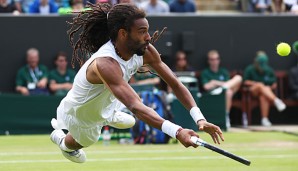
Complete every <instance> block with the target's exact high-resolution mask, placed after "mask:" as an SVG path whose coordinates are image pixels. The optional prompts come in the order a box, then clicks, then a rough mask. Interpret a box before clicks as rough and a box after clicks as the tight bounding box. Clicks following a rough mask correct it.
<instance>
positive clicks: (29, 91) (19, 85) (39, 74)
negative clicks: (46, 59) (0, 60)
mask: <svg viewBox="0 0 298 171" xmlns="http://www.w3.org/2000/svg"><path fill="white" fill-rule="evenodd" d="M47 77H48V70H47V67H46V66H44V65H40V64H39V52H38V50H37V49H35V48H30V49H28V51H27V65H26V66H24V67H22V68H20V69H19V71H18V73H17V77H16V91H17V92H19V93H21V94H22V95H48V94H49V92H48V89H47V83H48V78H47Z"/></svg>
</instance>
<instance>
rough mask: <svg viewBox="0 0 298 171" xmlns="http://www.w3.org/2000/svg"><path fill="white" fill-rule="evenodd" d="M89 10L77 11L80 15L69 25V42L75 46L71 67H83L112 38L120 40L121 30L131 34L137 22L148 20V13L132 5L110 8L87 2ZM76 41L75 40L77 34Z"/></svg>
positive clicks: (119, 5)
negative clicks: (119, 33)
mask: <svg viewBox="0 0 298 171" xmlns="http://www.w3.org/2000/svg"><path fill="white" fill-rule="evenodd" d="M88 7H89V8H90V9H89V10H86V11H82V12H78V15H77V16H75V17H74V18H73V19H72V22H68V24H70V25H71V28H70V29H69V30H68V34H69V40H70V43H71V45H72V47H73V56H72V61H71V64H72V66H73V67H74V64H75V61H77V62H78V63H79V64H80V66H82V65H83V63H84V62H85V60H86V59H88V58H89V57H90V56H91V55H92V54H93V53H95V52H96V51H97V50H98V49H99V48H100V47H101V46H102V45H104V44H105V43H106V42H108V41H109V39H111V40H112V41H115V40H116V39H117V35H118V31H119V29H125V30H127V31H128V32H130V29H131V27H132V25H133V24H134V21H135V20H137V19H140V18H145V17H146V14H145V12H144V11H143V10H140V9H139V8H137V7H136V6H134V5H131V4H117V5H115V6H113V7H111V6H110V5H109V4H91V3H88ZM80 30H82V31H81V33H80V34H78V36H79V37H78V39H77V41H76V42H75V41H74V38H75V36H76V35H77V33H78V31H80Z"/></svg>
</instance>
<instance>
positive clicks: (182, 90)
mask: <svg viewBox="0 0 298 171" xmlns="http://www.w3.org/2000/svg"><path fill="white" fill-rule="evenodd" d="M144 63H145V64H149V65H150V66H151V67H152V68H153V69H154V70H155V71H156V72H157V73H158V74H159V75H160V77H161V78H162V79H163V80H164V81H165V82H166V83H167V84H168V85H169V86H170V87H171V88H172V89H173V92H174V94H175V95H176V96H177V98H178V99H179V101H180V102H181V103H182V104H183V105H184V107H185V108H186V109H187V110H189V111H190V114H191V116H192V118H193V119H194V121H195V122H196V124H197V125H198V127H199V129H200V130H203V131H205V132H207V133H209V134H210V135H211V137H212V139H213V140H214V142H215V143H220V141H219V137H220V138H221V140H224V138H223V135H222V131H221V130H220V128H219V127H218V126H216V125H213V124H211V123H209V122H207V121H206V120H205V118H204V116H203V115H202V113H201V111H200V109H199V108H198V107H197V105H196V103H195V100H194V99H193V97H192V95H191V93H190V92H189V90H188V89H187V88H186V87H185V86H184V85H183V84H182V83H181V82H180V81H179V80H178V78H177V77H176V76H175V75H174V73H173V72H172V71H171V69H170V68H169V67H168V66H167V65H166V64H165V63H164V62H162V61H161V59H160V55H159V53H158V52H157V50H156V49H155V48H154V47H153V46H152V45H149V46H148V49H147V51H146V53H145V55H144ZM218 136H219V137H218Z"/></svg>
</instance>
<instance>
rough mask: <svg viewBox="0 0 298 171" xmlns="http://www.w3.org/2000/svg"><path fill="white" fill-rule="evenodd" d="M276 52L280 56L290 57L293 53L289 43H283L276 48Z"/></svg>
mask: <svg viewBox="0 0 298 171" xmlns="http://www.w3.org/2000/svg"><path fill="white" fill-rule="evenodd" d="M276 52H277V54H279V55H280V56H288V55H289V54H290V52H291V46H290V45H289V44H287V43H284V42H281V43H279V44H278V45H277V46H276Z"/></svg>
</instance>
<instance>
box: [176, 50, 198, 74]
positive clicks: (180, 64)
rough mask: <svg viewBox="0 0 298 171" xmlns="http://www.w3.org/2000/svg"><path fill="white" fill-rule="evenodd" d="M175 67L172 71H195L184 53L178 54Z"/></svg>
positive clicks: (179, 52)
mask: <svg viewBox="0 0 298 171" xmlns="http://www.w3.org/2000/svg"><path fill="white" fill-rule="evenodd" d="M175 61H176V62H175V66H174V68H172V71H174V72H178V71H194V69H193V68H192V67H191V66H190V65H189V64H188V62H187V58H186V54H185V52H183V51H178V52H176V56H175Z"/></svg>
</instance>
